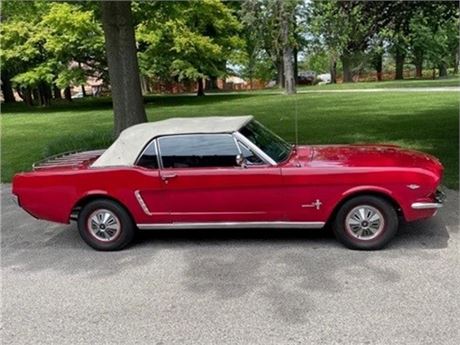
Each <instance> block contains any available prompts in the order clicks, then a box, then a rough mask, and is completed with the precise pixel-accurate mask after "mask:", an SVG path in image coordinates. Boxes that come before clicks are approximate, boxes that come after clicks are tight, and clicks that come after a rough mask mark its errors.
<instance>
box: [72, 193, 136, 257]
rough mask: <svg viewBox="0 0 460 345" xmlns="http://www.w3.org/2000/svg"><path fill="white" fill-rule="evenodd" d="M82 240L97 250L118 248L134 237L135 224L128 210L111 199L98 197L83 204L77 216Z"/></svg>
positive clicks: (124, 245) (121, 247)
mask: <svg viewBox="0 0 460 345" xmlns="http://www.w3.org/2000/svg"><path fill="white" fill-rule="evenodd" d="M78 230H79V232H80V236H81V237H82V238H83V240H84V241H85V242H86V243H87V244H89V245H90V246H91V247H93V248H94V249H97V250H105V251H108V250H120V249H123V248H124V247H126V246H127V245H128V244H129V243H130V242H131V241H132V240H133V238H134V233H135V226H134V223H133V221H132V219H131V216H130V215H129V214H128V212H127V211H126V210H125V209H124V208H123V207H122V206H121V205H120V204H118V203H116V202H115V201H112V200H106V199H99V200H94V201H91V202H90V203H88V204H87V205H85V207H83V209H82V210H81V212H80V214H79V216H78Z"/></svg>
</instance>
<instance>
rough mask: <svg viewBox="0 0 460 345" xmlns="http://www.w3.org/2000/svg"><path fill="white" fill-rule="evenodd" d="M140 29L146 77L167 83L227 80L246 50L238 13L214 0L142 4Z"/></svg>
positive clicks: (200, 92) (199, 89)
mask: <svg viewBox="0 0 460 345" xmlns="http://www.w3.org/2000/svg"><path fill="white" fill-rule="evenodd" d="M138 11H140V12H141V14H140V15H139V16H140V19H138V20H139V21H140V23H139V25H138V27H137V35H138V38H139V44H140V48H141V49H140V50H141V51H140V54H139V58H140V66H141V71H142V73H143V74H145V75H147V76H149V77H159V78H162V79H163V80H174V79H176V80H179V81H182V80H193V81H195V82H196V84H197V95H198V96H202V95H204V85H203V79H205V78H216V77H223V76H224V75H225V74H226V73H227V66H226V65H227V62H228V61H231V60H233V59H236V57H235V53H236V50H237V49H238V48H241V47H242V44H243V41H242V39H241V38H240V37H239V35H238V34H239V30H240V24H239V23H238V21H237V20H236V17H235V16H234V13H233V10H232V9H231V8H229V7H227V6H226V5H225V4H224V3H222V2H220V1H215V0H203V1H182V2H155V3H141V4H139V9H138Z"/></svg>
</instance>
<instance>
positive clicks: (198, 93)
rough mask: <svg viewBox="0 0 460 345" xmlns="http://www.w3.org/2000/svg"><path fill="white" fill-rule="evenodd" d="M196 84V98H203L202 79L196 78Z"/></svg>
mask: <svg viewBox="0 0 460 345" xmlns="http://www.w3.org/2000/svg"><path fill="white" fill-rule="evenodd" d="M196 84H197V86H198V90H197V92H196V95H197V96H204V85H203V78H198V80H197V81H196Z"/></svg>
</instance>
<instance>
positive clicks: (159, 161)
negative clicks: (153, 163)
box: [134, 138, 161, 170]
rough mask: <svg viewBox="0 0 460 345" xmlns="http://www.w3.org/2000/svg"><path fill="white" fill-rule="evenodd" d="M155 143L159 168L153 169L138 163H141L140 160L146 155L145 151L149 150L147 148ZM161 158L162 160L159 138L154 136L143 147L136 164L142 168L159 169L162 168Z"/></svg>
mask: <svg viewBox="0 0 460 345" xmlns="http://www.w3.org/2000/svg"><path fill="white" fill-rule="evenodd" d="M152 143H153V145H154V147H155V153H156V155H157V165H158V168H157V169H152V168H145V167H143V166H141V165H138V163H139V160H140V159H141V158H142V156H143V155H144V153H145V151H147V149H148V148H149V147H150V145H151V144H152ZM160 163H161V160H160V152H159V150H158V143H157V138H153V139H152V140H150V141H149V142H148V143H147V145H145V147H144V148H143V150H142V151H141V153H140V154H139V155H138V156H137V158H136V160H135V161H134V166H138V167H141V168H145V169H149V170H159V169H161V165H160Z"/></svg>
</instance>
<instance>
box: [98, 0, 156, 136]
mask: <svg viewBox="0 0 460 345" xmlns="http://www.w3.org/2000/svg"><path fill="white" fill-rule="evenodd" d="M101 6H102V23H103V28H104V36H105V47H106V52H107V62H108V66H109V77H110V85H111V90H112V100H113V111H114V132H115V135H118V134H119V133H120V132H121V131H122V130H123V129H125V128H127V127H129V126H132V125H135V124H137V123H141V122H146V121H147V116H146V114H145V109H144V104H143V99H142V93H141V87H140V80H139V66H138V63H137V55H136V42H135V38H134V25H133V18H132V12H131V2H128V1H104V2H102V3H101Z"/></svg>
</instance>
